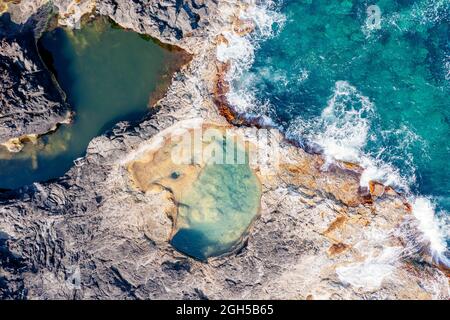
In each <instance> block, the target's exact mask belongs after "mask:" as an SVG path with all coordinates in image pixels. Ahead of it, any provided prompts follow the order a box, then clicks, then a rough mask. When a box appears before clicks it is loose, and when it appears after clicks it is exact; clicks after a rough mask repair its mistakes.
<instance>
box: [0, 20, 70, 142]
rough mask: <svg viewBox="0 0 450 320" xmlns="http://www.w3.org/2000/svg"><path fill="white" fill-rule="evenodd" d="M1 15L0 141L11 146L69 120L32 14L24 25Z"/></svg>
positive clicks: (66, 106)
mask: <svg viewBox="0 0 450 320" xmlns="http://www.w3.org/2000/svg"><path fill="white" fill-rule="evenodd" d="M9 18H10V17H9V15H8V14H5V15H3V16H2V17H0V79H1V87H0V143H1V144H5V143H7V142H8V141H9V142H10V143H9V147H10V148H13V147H14V142H15V143H16V144H17V145H18V144H19V141H18V140H11V139H15V138H21V137H25V136H28V135H40V134H44V133H47V132H49V131H50V130H52V129H53V128H55V127H56V125H57V124H58V123H62V122H67V121H68V120H69V117H70V111H69V106H68V105H67V104H66V103H65V101H64V100H65V98H64V94H63V93H62V92H61V90H60V89H59V87H58V85H57V84H56V82H55V81H54V80H53V78H52V75H51V73H50V72H49V71H48V70H47V68H46V67H45V65H44V63H43V62H42V60H41V58H40V56H39V54H38V50H37V47H36V41H35V37H34V32H35V27H36V23H35V22H34V20H33V18H32V17H31V18H30V19H29V20H28V22H27V23H26V24H24V25H17V24H15V23H14V22H11V21H10V19H9Z"/></svg>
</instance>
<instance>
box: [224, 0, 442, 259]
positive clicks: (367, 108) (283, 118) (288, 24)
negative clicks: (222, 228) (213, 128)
mask: <svg viewBox="0 0 450 320" xmlns="http://www.w3.org/2000/svg"><path fill="white" fill-rule="evenodd" d="M372 5H376V7H371V6H372ZM270 9H271V12H269V13H268V16H265V18H257V19H256V21H257V26H258V28H259V34H258V35H257V36H256V37H255V36H254V37H253V38H252V39H247V40H248V41H249V42H247V43H245V42H243V43H238V42H236V43H234V44H233V45H232V46H234V47H235V48H234V49H235V53H234V54H233V53H227V54H228V55H229V56H231V57H232V58H234V59H235V60H237V61H238V62H240V65H241V68H240V69H239V70H234V74H233V80H232V83H233V85H232V87H233V89H232V92H231V93H230V94H229V100H230V102H231V103H232V104H233V105H234V106H235V107H236V108H237V109H238V110H240V111H242V112H245V113H247V114H250V115H259V116H261V115H264V116H267V118H269V119H271V121H273V122H274V123H275V125H277V126H279V127H281V128H282V129H283V130H284V131H285V132H287V134H288V135H290V136H291V137H294V138H296V139H298V140H299V141H301V142H303V143H314V144H316V145H319V146H320V147H321V148H323V150H324V153H325V155H326V156H327V159H329V160H330V161H332V160H333V159H341V160H348V161H354V162H358V163H361V164H362V165H363V167H365V168H366V170H365V172H364V174H363V177H362V181H361V184H362V185H364V184H366V183H367V182H368V181H369V180H371V179H373V180H378V181H381V182H384V183H386V184H390V185H393V186H395V187H397V188H398V189H401V190H402V191H404V192H405V193H406V194H408V195H409V196H410V197H411V201H412V202H414V203H415V209H416V213H417V214H418V215H419V216H420V215H421V214H422V213H423V214H424V215H425V216H427V215H430V214H434V215H435V217H436V219H433V221H432V222H431V221H428V222H424V223H425V225H424V228H425V229H427V232H428V233H429V237H430V238H431V242H432V246H434V248H435V249H436V251H439V252H440V253H444V252H445V251H446V249H445V239H446V238H448V224H446V222H445V220H446V219H447V218H448V216H447V212H450V169H449V159H450V43H449V39H450V37H449V35H450V30H449V25H450V1H448V0H428V1H423V0H390V1H387V0H381V1H349V0H333V1H331V0H327V1H314V0H284V1H276V2H275V3H273V6H272V7H271V8H270ZM374 10H375V11H374ZM269 11H270V10H269ZM378 13H379V15H378ZM268 28H270V30H268ZM270 31H271V32H272V33H271V34H270ZM269 34H270V35H269ZM231 42H232V41H231ZM250 44H251V47H249V45H250ZM236 49H238V50H236ZM243 50H247V52H248V53H247V54H246V55H245V54H242V53H240V52H242V51H243ZM252 50H253V51H252ZM419 211H420V212H422V213H420V212H419ZM426 220H427V219H426ZM428 220H429V219H428Z"/></svg>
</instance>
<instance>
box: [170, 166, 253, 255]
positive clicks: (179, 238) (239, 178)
mask: <svg viewBox="0 0 450 320" xmlns="http://www.w3.org/2000/svg"><path fill="white" fill-rule="evenodd" d="M260 197H261V191H260V187H259V182H258V180H257V178H256V176H255V175H254V174H253V172H252V170H251V169H250V167H249V166H248V164H247V165H246V164H241V165H239V164H222V165H207V166H206V167H205V168H204V169H203V171H202V172H201V173H200V175H199V177H198V179H197V180H196V181H195V182H194V183H193V185H192V188H191V189H190V190H189V191H188V192H187V193H186V194H185V195H184V196H183V197H182V199H181V203H182V205H181V206H180V207H179V209H178V217H177V231H176V233H175V235H174V236H173V238H172V241H171V244H172V245H173V246H174V247H175V248H176V249H177V250H179V251H181V252H184V253H186V254H188V255H190V256H192V257H194V258H197V259H199V260H205V259H207V258H209V257H212V256H219V255H222V254H225V253H227V252H228V251H230V250H232V248H233V247H235V246H236V245H237V244H239V242H240V240H241V238H242V236H243V235H244V234H245V232H246V231H247V229H248V228H249V226H250V225H251V223H252V222H253V220H254V219H255V217H256V216H257V214H258V211H259V203H260Z"/></svg>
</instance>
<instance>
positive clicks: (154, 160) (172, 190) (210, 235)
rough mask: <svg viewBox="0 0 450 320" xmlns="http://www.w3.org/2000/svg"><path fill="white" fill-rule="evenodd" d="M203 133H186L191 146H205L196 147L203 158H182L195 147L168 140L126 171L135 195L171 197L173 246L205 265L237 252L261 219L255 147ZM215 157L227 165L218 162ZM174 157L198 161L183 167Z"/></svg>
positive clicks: (220, 131) (220, 130) (218, 130)
mask: <svg viewBox="0 0 450 320" xmlns="http://www.w3.org/2000/svg"><path fill="white" fill-rule="evenodd" d="M180 128H181V125H180V126H179V128H178V129H180ZM202 128H203V129H204V130H205V131H204V134H203V135H201V134H199V133H197V134H196V133H194V131H187V132H188V133H189V134H190V135H192V136H191V137H192V138H193V140H191V139H188V141H194V139H195V138H194V136H197V137H200V136H201V139H202V140H201V143H199V144H198V145H197V144H196V146H199V145H201V146H202V147H203V151H202V155H201V157H200V158H199V157H198V154H196V155H192V154H191V153H190V151H189V152H187V153H178V151H180V150H184V151H186V150H191V147H192V146H191V145H190V144H189V143H188V144H187V145H183V144H182V143H181V144H180V143H179V141H178V139H177V136H174V137H175V138H174V139H172V138H173V137H171V139H168V138H166V139H165V140H164V141H165V142H164V144H162V145H161V146H158V148H157V149H156V150H149V151H147V152H146V153H144V154H141V155H139V156H138V157H137V158H136V159H134V160H133V161H131V162H130V163H129V164H128V171H129V173H130V178H131V181H132V184H133V185H134V187H136V188H137V189H139V190H141V191H143V192H146V193H147V192H149V193H152V192H155V193H156V194H160V195H162V197H164V196H163V194H164V192H168V193H169V194H170V196H169V197H168V199H170V201H172V202H173V205H174V208H173V211H171V212H170V213H168V215H169V216H170V217H171V218H172V221H173V228H172V232H171V236H170V239H169V240H170V243H171V245H172V246H173V247H174V248H175V249H177V250H178V251H180V252H182V253H184V254H186V255H188V256H191V257H194V258H196V259H198V260H201V261H205V260H207V259H208V258H210V257H217V256H221V255H223V254H226V253H229V252H233V251H234V250H235V249H238V248H239V246H240V245H241V244H242V240H243V239H244V238H245V236H246V234H247V232H248V230H249V228H250V226H251V225H252V223H253V221H254V220H255V219H256V218H257V217H258V215H259V211H260V202H261V193H262V191H261V190H262V187H261V183H260V181H259V179H258V177H257V175H256V173H255V171H254V169H252V167H251V165H250V163H249V152H251V151H250V150H251V147H250V146H249V145H248V144H246V143H244V142H242V141H241V142H239V139H238V141H236V142H233V143H229V141H232V140H227V138H229V137H233V135H232V134H231V135H230V136H228V135H227V136H226V137H227V138H226V137H225V136H222V134H224V130H225V129H224V128H221V127H218V126H215V125H204V126H203V127H202ZM210 129H211V130H215V134H214V136H215V137H216V138H215V139H214V140H213V141H211V140H210V138H208V136H209V135H208V132H209V133H210V132H211V131H209V130H210ZM180 130H181V132H182V131H183V129H180ZM197 132H198V131H197ZM184 134H187V133H186V132H184V133H183V136H184V137H186V136H189V135H188V134H187V135H184ZM150 144H151V143H150ZM183 146H184V147H185V148H184V149H183ZM180 148H181V149H180ZM196 150H198V149H196ZM216 152H219V153H218V154H220V155H221V156H219V158H221V157H223V158H222V160H223V161H216V160H217V158H216V154H217V153H216ZM176 154H178V155H179V154H184V155H186V154H187V159H194V158H195V159H196V160H188V161H186V162H182V163H179V162H178V161H174V159H177V158H174V157H173V156H174V155H176ZM238 154H239V155H240V156H238ZM191 156H193V158H191ZM230 159H232V161H231V160H230Z"/></svg>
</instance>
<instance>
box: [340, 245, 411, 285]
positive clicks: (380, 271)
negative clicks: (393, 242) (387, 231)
mask: <svg viewBox="0 0 450 320" xmlns="http://www.w3.org/2000/svg"><path fill="white" fill-rule="evenodd" d="M401 252H402V248H400V247H386V248H384V249H383V251H382V252H381V253H380V254H379V255H376V256H373V255H370V256H369V257H367V258H366V259H365V260H364V261H363V262H358V263H352V264H350V265H347V266H342V267H338V268H336V273H337V275H338V277H339V279H340V280H341V281H342V282H343V283H348V284H350V285H352V286H353V287H355V288H361V289H364V290H369V291H370V290H377V289H379V288H380V287H381V285H382V282H383V281H384V280H385V279H387V278H388V277H390V276H391V275H392V274H393V273H394V271H395V269H396V265H397V264H398V261H399V256H400V254H401Z"/></svg>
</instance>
